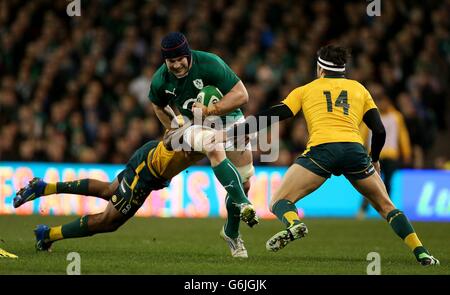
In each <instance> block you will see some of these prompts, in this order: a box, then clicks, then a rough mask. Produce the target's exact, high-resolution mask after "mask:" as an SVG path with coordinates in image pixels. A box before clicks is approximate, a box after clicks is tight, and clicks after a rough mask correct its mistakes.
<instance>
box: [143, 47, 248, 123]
mask: <svg viewBox="0 0 450 295" xmlns="http://www.w3.org/2000/svg"><path fill="white" fill-rule="evenodd" d="M191 52H192V67H191V69H190V70H189V73H188V75H187V76H186V77H183V78H180V79H179V78H177V77H175V75H173V74H172V73H170V72H169V70H168V69H167V66H166V64H165V63H164V64H163V65H162V66H161V67H160V68H159V69H158V70H157V71H156V72H155V74H154V75H153V77H152V81H151V85H150V92H149V94H148V97H149V99H150V100H151V101H152V102H153V103H154V104H156V105H158V106H160V107H165V106H166V105H168V104H170V103H173V104H175V106H176V107H177V108H178V109H179V111H180V113H181V114H182V115H184V116H186V117H188V118H189V119H192V117H193V114H192V111H191V108H192V104H193V103H194V102H195V101H197V94H198V93H199V92H200V90H201V89H202V88H203V87H205V86H208V85H212V86H216V87H217V88H218V89H219V90H220V91H221V92H222V94H223V95H226V94H227V93H228V92H229V91H230V90H231V89H232V88H233V87H234V86H235V85H236V83H237V82H239V81H240V79H239V77H238V76H237V75H236V74H235V73H234V72H233V70H231V68H230V67H229V66H228V65H227V64H226V63H225V62H224V61H223V60H222V59H221V58H220V57H218V56H217V55H215V54H212V53H208V52H203V51H196V50H192V51H191ZM226 116H232V117H242V116H243V114H242V111H241V110H240V109H236V110H234V111H232V112H230V113H228V114H226Z"/></svg>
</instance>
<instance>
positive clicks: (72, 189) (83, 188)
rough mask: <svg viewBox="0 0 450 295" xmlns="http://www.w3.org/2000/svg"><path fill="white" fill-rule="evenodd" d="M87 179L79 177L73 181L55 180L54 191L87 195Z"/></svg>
mask: <svg viewBox="0 0 450 295" xmlns="http://www.w3.org/2000/svg"><path fill="white" fill-rule="evenodd" d="M88 186H89V179H80V180H75V181H67V182H57V183H56V192H57V193H58V194H60V193H68V194H77V195H89V190H88Z"/></svg>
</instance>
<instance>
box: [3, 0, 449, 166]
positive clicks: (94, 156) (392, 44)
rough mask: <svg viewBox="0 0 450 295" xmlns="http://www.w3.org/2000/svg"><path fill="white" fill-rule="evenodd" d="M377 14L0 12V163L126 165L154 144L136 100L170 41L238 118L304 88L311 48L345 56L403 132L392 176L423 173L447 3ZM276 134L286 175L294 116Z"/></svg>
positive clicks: (153, 124) (445, 56) (7, 6)
mask: <svg viewBox="0 0 450 295" xmlns="http://www.w3.org/2000/svg"><path fill="white" fill-rule="evenodd" d="M381 2H382V9H381V16H375V17H369V16H368V15H367V13H366V6H367V4H368V2H366V1H364V0H357V1H345V2H344V1H332V0H329V1H325V0H318V1H287V0H286V1H285V0H259V1H245V0H236V1H227V0H214V1H212V0H211V1H200V0H199V1H193V0H180V1H160V0H150V1H125V0H98V1H81V16H74V17H69V16H68V15H67V14H66V5H67V4H68V3H69V1H54V0H33V1H20V0H7V1H0V160H20V161H53V162H62V161H64V162H84V163H87V162H105V163H125V162H126V161H127V159H128V158H129V157H130V156H131V154H132V153H133V151H134V150H135V149H136V148H137V147H139V146H140V145H141V144H143V143H144V142H145V141H147V140H149V139H154V138H158V137H159V136H161V134H162V131H163V130H162V126H161V124H160V123H159V121H158V119H157V118H156V116H155V114H154V112H153V109H152V107H151V105H150V104H149V101H148V98H147V95H148V89H149V86H150V82H151V77H152V74H153V73H154V72H155V70H156V69H157V68H158V67H159V66H160V65H161V63H162V62H163V61H162V60H161V55H160V49H159V48H160V46H159V45H160V41H161V38H162V36H163V35H165V34H166V33H168V32H170V31H182V32H184V33H185V34H186V36H187V38H188V40H189V42H190V45H191V47H192V48H193V49H197V50H205V51H211V52H214V53H216V54H218V55H219V56H221V57H222V58H223V59H224V60H225V61H226V62H227V63H228V64H229V65H230V66H231V68H232V69H233V70H234V71H235V72H236V73H237V75H238V76H239V77H240V78H241V79H242V80H243V82H244V84H245V85H246V87H247V89H248V91H249V95H250V101H251V103H249V104H247V105H246V106H245V107H244V111H245V114H246V115H251V114H255V113H257V112H258V111H260V110H262V109H263V108H266V107H268V106H270V105H273V104H275V103H276V102H278V101H280V100H282V99H283V98H284V97H285V96H286V95H287V94H288V93H289V92H290V91H291V90H292V89H294V88H296V87H298V86H299V85H302V84H304V83H307V82H309V81H311V80H312V79H314V78H315V58H316V51H317V49H318V48H319V47H320V46H322V45H324V44H327V43H330V42H337V43H339V44H341V45H344V46H347V47H348V48H350V49H351V51H352V60H351V62H350V64H349V65H348V68H349V71H348V73H347V74H348V75H347V76H348V77H349V78H352V79H356V80H358V81H360V82H361V83H363V84H364V85H366V86H367V87H368V88H369V90H370V91H373V93H379V92H380V91H378V92H377V89H378V90H379V89H382V90H381V94H379V96H380V97H378V96H374V98H375V99H376V100H380V99H382V97H383V98H386V99H387V100H388V103H389V104H390V107H389V108H388V109H389V110H392V111H395V112H397V113H398V114H400V118H401V119H402V120H403V122H404V124H405V126H406V129H407V131H408V137H409V142H408V144H410V150H411V151H412V152H411V155H410V156H409V157H403V158H402V157H401V155H399V158H400V159H402V161H403V165H404V166H409V167H418V168H420V167H424V166H425V165H426V164H425V163H427V153H428V151H429V150H430V149H431V148H432V147H433V145H434V144H435V143H436V141H437V134H438V133H439V132H441V131H445V130H448V122H447V121H446V119H447V118H446V117H447V114H446V110H447V109H448V99H449V95H450V93H449V92H450V91H449V86H448V82H449V75H450V73H449V63H450V35H449V28H450V21H449V20H450V15H449V14H450V1H435V0H430V1H421V2H419V1H387V0H386V1H384V0H383V1H381ZM400 122H401V121H400ZM280 132H281V134H280V135H281V138H282V139H281V145H280V157H279V159H278V161H277V162H276V163H270V165H274V164H275V165H290V164H291V163H292V161H293V159H294V158H295V156H296V155H298V153H300V152H302V151H303V150H304V148H305V145H306V141H307V130H306V127H305V122H304V120H303V119H302V117H301V116H300V117H298V118H296V119H294V120H289V121H288V122H286V123H283V124H281V130H280ZM399 149H401V148H400V147H399ZM258 159H259V157H255V162H256V163H257V164H258V162H257V161H258ZM428 162H429V161H428ZM445 162H446V160H445V159H444V160H443V162H442V163H443V164H442V165H445Z"/></svg>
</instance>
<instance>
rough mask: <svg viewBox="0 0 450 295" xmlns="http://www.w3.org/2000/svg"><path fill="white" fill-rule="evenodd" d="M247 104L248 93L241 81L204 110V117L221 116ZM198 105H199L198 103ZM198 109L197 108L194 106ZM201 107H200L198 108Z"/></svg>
mask: <svg viewBox="0 0 450 295" xmlns="http://www.w3.org/2000/svg"><path fill="white" fill-rule="evenodd" d="M247 102H248V92H247V89H246V88H245V86H244V83H242V81H238V82H237V83H236V85H234V86H233V88H231V90H230V91H229V92H228V93H227V94H226V95H225V96H224V97H223V98H222V99H221V100H220V101H218V102H217V103H215V104H213V105H212V106H209V107H207V108H206V110H205V112H206V116H223V115H226V114H228V113H230V112H232V111H234V110H235V109H237V108H240V107H241V106H243V105H244V104H246V103H247ZM198 104H200V103H198ZM200 105H201V104H200ZM196 107H199V106H196ZM200 107H201V106H200Z"/></svg>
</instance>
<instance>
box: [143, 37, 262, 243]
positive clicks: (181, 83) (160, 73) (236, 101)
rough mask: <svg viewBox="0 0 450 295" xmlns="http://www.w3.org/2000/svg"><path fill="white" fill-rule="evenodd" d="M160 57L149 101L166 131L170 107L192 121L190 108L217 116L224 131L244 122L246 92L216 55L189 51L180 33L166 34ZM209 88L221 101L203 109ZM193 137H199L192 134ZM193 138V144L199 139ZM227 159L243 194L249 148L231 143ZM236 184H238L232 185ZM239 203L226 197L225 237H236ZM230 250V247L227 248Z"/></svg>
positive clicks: (250, 168)
mask: <svg viewBox="0 0 450 295" xmlns="http://www.w3.org/2000/svg"><path fill="white" fill-rule="evenodd" d="M161 54H162V57H163V59H164V64H163V65H161V67H160V68H159V69H158V70H157V71H156V72H155V74H154V75H153V77H152V81H151V86H150V92H149V99H150V101H151V102H152V104H153V107H154V109H155V113H156V115H157V116H158V118H159V120H160V121H161V123H162V124H163V125H164V127H166V128H167V129H170V128H171V118H172V116H171V115H170V113H171V110H172V108H170V106H175V108H174V109H175V111H179V112H180V113H181V115H183V116H184V117H187V118H189V119H192V118H193V117H194V116H193V108H194V107H196V108H199V109H201V110H202V113H203V116H204V117H208V116H219V117H220V118H221V119H222V123H224V125H225V126H224V128H225V127H229V126H230V125H231V124H234V123H236V122H241V121H243V120H244V117H243V113H242V111H241V110H240V109H239V108H240V107H241V106H242V105H244V104H246V103H247V101H248V93H247V90H246V88H245V86H244V84H243V83H242V81H241V80H240V79H239V77H238V76H237V75H236V74H235V73H234V72H233V71H232V70H231V69H230V67H229V66H228V65H227V64H226V63H225V62H224V61H223V60H222V59H221V58H220V57H218V56H217V55H215V54H212V53H208V52H203V51H197V50H191V49H190V47H189V43H188V40H187V39H186V37H185V36H184V35H183V34H182V33H179V32H172V33H169V34H167V35H166V36H165V37H164V38H163V39H162V41H161ZM208 85H214V86H215V87H217V88H218V89H219V90H220V91H221V93H223V95H224V96H223V98H222V99H221V100H220V101H218V102H217V103H215V104H213V105H211V106H208V107H206V106H204V105H202V104H200V103H198V102H196V101H197V94H198V93H199V91H200V90H201V89H202V88H203V87H204V86H208ZM192 133H193V135H192V136H194V137H199V138H200V137H202V135H201V134H199V133H197V132H192ZM199 138H196V139H194V140H195V141H198V140H200V139H199ZM225 149H226V151H227V153H226V154H227V158H228V159H229V160H230V161H231V162H232V163H233V164H234V165H235V166H236V168H237V170H238V172H239V174H240V176H241V178H242V182H243V185H244V189H245V192H246V193H248V190H249V188H250V182H249V179H250V177H251V176H252V175H253V174H254V167H253V158H252V153H251V146H250V144H247V146H246V147H245V149H242V150H232V149H234V146H233V143H232V142H231V141H229V142H227V143H226V144H225ZM233 185H238V184H233ZM233 203H238V202H237V201H236V200H233V198H232V196H230V195H228V196H227V198H226V208H227V211H228V217H227V222H226V225H225V229H224V231H225V234H226V235H227V236H228V237H229V238H231V239H236V238H237V237H238V236H239V208H238V207H236V206H235V205H233ZM230 248H231V246H230Z"/></svg>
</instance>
